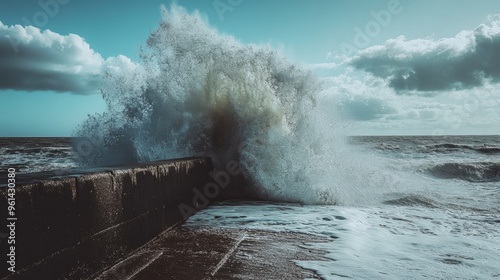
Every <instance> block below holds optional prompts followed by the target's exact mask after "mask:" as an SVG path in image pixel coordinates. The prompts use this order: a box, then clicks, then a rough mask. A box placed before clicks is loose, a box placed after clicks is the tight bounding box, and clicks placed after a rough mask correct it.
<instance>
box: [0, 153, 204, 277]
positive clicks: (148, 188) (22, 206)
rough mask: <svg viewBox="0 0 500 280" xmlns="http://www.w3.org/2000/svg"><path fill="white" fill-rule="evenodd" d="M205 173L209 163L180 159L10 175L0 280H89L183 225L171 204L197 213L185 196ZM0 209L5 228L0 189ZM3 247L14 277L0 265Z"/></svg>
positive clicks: (0, 242)
mask: <svg viewBox="0 0 500 280" xmlns="http://www.w3.org/2000/svg"><path fill="white" fill-rule="evenodd" d="M212 170H213V168H212V162H211V160H210V158H186V159H179V160H169V161H158V162H150V163H141V164H136V165H131V166H125V167H123V166H122V167H110V168H96V169H92V170H90V169H82V170H77V169H75V170H68V171H65V172H57V173H54V172H45V173H37V174H25V175H22V174H18V176H17V177H16V187H15V190H16V193H15V199H16V200H15V202H16V205H15V216H16V218H17V220H16V221H15V225H16V228H15V232H16V238H15V242H16V244H15V245H9V244H8V243H7V239H4V238H2V239H1V240H0V252H2V255H1V257H0V260H1V262H2V265H1V268H2V270H1V271H0V278H2V279H65V278H67V279H88V278H91V277H92V276H93V275H95V274H96V273H98V272H99V271H102V270H103V269H105V268H107V267H109V266H111V265H113V264H115V263H116V262H117V261H119V260H120V259H122V258H123V257H125V256H127V255H128V254H130V253H131V252H133V251H134V250H136V249H138V248H139V247H140V246H142V245H144V244H145V243H147V242H148V241H150V240H151V239H153V238H155V237H156V236H157V235H158V234H159V233H161V232H163V231H165V230H167V229H169V228H171V227H173V226H175V225H176V224H178V223H180V222H182V221H183V220H184V219H186V218H187V217H186V215H185V213H182V211H180V210H179V205H181V204H182V205H189V207H191V208H192V209H195V210H199V209H198V207H197V205H192V204H193V194H194V193H196V191H195V192H193V190H200V191H203V187H204V186H205V185H206V184H207V183H209V182H211V181H212V179H211V178H210V176H209V174H210V172H212ZM2 183H3V182H2ZM0 207H1V208H0V220H2V221H7V218H8V216H7V215H8V213H7V186H6V185H0ZM4 223H5V222H3V223H2V224H4ZM7 230H8V229H5V228H4V229H1V230H0V233H3V232H7ZM10 246H15V254H16V256H15V270H16V273H14V274H12V273H10V272H9V271H8V270H7V266H6V264H7V261H8V256H7V254H6V252H9V248H10ZM4 253H5V254H4Z"/></svg>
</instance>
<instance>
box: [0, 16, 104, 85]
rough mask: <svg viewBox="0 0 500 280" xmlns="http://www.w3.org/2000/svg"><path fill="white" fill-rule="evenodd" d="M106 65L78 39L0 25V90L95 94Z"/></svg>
mask: <svg viewBox="0 0 500 280" xmlns="http://www.w3.org/2000/svg"><path fill="white" fill-rule="evenodd" d="M106 62H107V61H105V60H104V59H103V58H102V57H101V55H100V54H99V53H96V52H95V51H93V50H92V49H91V48H90V46H89V44H88V43H86V42H85V40H84V39H83V38H81V37H80V36H78V35H74V34H70V35H66V36H63V35H60V34H57V33H54V32H51V31H50V30H44V31H41V30H40V29H38V28H36V27H33V26H27V27H23V26H20V25H15V26H6V25H4V24H2V23H1V22H0V89H14V90H26V91H35V90H51V91H56V92H72V93H78V94H89V93H96V92H97V89H98V83H99V79H100V78H99V77H100V73H101V70H102V67H104V65H105V63H106Z"/></svg>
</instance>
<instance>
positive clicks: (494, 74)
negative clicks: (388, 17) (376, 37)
mask: <svg viewBox="0 0 500 280" xmlns="http://www.w3.org/2000/svg"><path fill="white" fill-rule="evenodd" d="M349 62H350V64H351V65H353V66H354V67H355V68H357V69H361V70H365V71H367V72H369V73H371V74H373V75H374V76H376V77H380V78H384V79H387V80H388V83H389V85H390V86H391V87H392V88H393V89H395V90H396V91H397V92H399V93H404V92H408V91H419V92H433V91H434V92H435V91H445V90H453V89H470V88H474V87H479V86H482V85H484V84H485V83H487V82H499V81H500V21H492V22H490V23H489V24H488V25H486V24H483V25H480V26H479V27H477V28H476V29H475V30H473V31H462V32H460V33H459V34H458V35H456V36H455V37H453V38H445V39H440V40H433V39H417V40H406V39H405V38H404V37H403V36H401V37H398V38H396V39H392V40H388V41H387V42H386V43H385V44H384V45H380V46H374V47H370V48H368V49H365V50H363V51H360V52H359V53H358V54H357V55H356V56H355V57H353V58H352V59H350V61H349Z"/></svg>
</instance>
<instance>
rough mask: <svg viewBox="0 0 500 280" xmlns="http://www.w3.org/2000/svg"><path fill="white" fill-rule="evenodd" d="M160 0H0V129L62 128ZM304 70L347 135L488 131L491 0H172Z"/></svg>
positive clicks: (155, 14) (23, 132)
mask: <svg viewBox="0 0 500 280" xmlns="http://www.w3.org/2000/svg"><path fill="white" fill-rule="evenodd" d="M171 3H172V1H168V0H161V1H160V0H146V1H131V0H128V1H126V0H122V1H116V0H110V1H96V0H85V1H84V0H40V1H29V0H0V22H1V23H0V112H1V114H2V117H1V118H0V137H19V136H71V135H72V133H73V131H74V130H75V128H76V127H77V126H78V124H80V123H81V122H82V121H83V120H84V119H85V118H86V117H87V115H92V114H95V113H98V112H102V111H104V110H105V108H106V105H105V103H104V101H103V98H102V97H101V95H100V91H99V87H100V86H99V85H100V80H101V78H102V73H103V70H109V69H123V68H125V67H128V66H130V65H133V64H135V63H138V62H139V53H140V49H141V46H143V45H144V44H145V42H146V40H147V38H148V35H149V33H150V32H151V31H153V30H154V29H155V28H156V27H157V26H158V23H159V22H160V18H161V16H160V5H165V6H167V7H169V6H170V5H171ZM176 3H177V4H178V5H180V6H183V7H185V8H186V9H187V10H188V11H190V12H192V11H194V10H198V11H199V12H200V13H201V14H202V15H204V17H205V19H206V20H207V21H208V23H209V24H210V25H211V26H213V27H214V28H216V29H217V30H219V32H222V33H224V34H229V35H231V36H234V37H235V38H236V39H237V40H239V41H241V42H243V43H246V44H268V45H271V46H272V47H273V48H276V49H277V50H279V51H281V52H282V53H283V54H285V55H286V56H287V57H288V58H289V59H290V60H292V61H295V62H296V63H298V64H300V65H301V66H303V67H306V68H309V69H311V70H312V71H314V72H316V73H317V75H318V76H319V77H320V79H321V80H322V81H323V82H324V84H325V85H327V86H326V90H325V91H324V92H322V93H321V94H322V95H323V96H325V95H326V96H328V97H329V98H331V99H332V100H334V101H332V104H331V110H332V111H334V112H336V113H338V114H339V116H340V117H341V118H343V119H344V120H345V121H347V122H348V123H349V125H350V126H351V127H352V131H351V134H355V135H358V134H359V135H395V134H398V135H443V134H494V135H498V134H500V84H499V82H500V16H499V14H500V1H497V0H480V1H464V0H441V1H432V0H420V1H418V0H399V1H398V0H373V1H364V0H335V1H334V0H316V1H306V0H300V1H299V0H271V1H269V0H266V1H264V0H260V1H251V0H207V1H190V0H178V1H176Z"/></svg>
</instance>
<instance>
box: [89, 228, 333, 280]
mask: <svg viewBox="0 0 500 280" xmlns="http://www.w3.org/2000/svg"><path fill="white" fill-rule="evenodd" d="M327 241H331V240H329V239H326V238H321V237H317V236H311V235H305V234H299V233H287V232H272V231H262V230H242V229H226V228H199V227H185V226H180V227H176V228H174V229H172V230H170V231H166V232H163V233H162V234H160V235H159V236H158V237H157V238H156V239H154V240H153V241H151V242H149V243H148V244H146V245H145V246H143V247H142V248H140V249H139V250H137V251H136V252H135V253H133V254H131V255H130V256H128V257H127V258H125V259H124V260H122V261H121V262H119V263H117V264H115V265H114V266H113V267H111V268H109V269H108V270H106V271H104V272H102V273H101V274H100V275H99V276H98V277H97V278H96V279H99V280H108V279H117V280H118V279H120V280H122V279H128V280H142V279H148V280H154V279H190V280H196V279H305V278H308V279H321V278H320V277H319V276H318V275H317V274H315V273H314V272H313V271H309V270H305V269H303V268H301V267H299V266H297V265H296V264H295V262H294V261H297V260H323V259H324V257H323V256H324V254H325V252H323V251H319V250H312V249H310V248H306V245H307V244H308V243H321V242H327Z"/></svg>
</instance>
